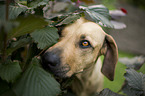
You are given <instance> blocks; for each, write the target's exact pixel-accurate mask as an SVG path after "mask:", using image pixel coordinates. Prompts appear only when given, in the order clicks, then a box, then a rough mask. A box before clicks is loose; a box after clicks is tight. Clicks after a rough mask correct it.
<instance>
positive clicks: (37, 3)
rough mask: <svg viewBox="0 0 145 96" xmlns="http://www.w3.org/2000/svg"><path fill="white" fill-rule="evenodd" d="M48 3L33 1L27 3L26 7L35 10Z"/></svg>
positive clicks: (45, 1) (38, 0)
mask: <svg viewBox="0 0 145 96" xmlns="http://www.w3.org/2000/svg"><path fill="white" fill-rule="evenodd" d="M48 3H49V0H34V1H33V2H31V3H29V4H28V6H29V7H31V8H32V9H33V8H37V7H39V6H41V5H46V4H48Z"/></svg>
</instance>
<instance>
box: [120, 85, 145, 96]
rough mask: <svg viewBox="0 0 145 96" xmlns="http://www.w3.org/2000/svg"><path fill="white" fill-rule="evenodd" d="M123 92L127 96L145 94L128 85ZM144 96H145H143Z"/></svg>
mask: <svg viewBox="0 0 145 96" xmlns="http://www.w3.org/2000/svg"><path fill="white" fill-rule="evenodd" d="M122 91H123V93H125V94H126V95H127V96H142V95H141V94H143V91H141V90H136V89H133V88H132V87H130V86H129V85H128V84H126V85H125V86H124V87H123V89H122ZM143 96H144V95H143Z"/></svg>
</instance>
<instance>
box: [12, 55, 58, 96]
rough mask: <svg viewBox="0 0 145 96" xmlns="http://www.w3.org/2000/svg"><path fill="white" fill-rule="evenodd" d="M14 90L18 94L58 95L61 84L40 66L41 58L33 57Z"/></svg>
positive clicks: (29, 95) (25, 95)
mask: <svg viewBox="0 0 145 96" xmlns="http://www.w3.org/2000/svg"><path fill="white" fill-rule="evenodd" d="M13 90H14V92H15V93H16V94H17V96H57V95H58V94H59V93H60V85H59V83H58V82H57V81H56V80H55V79H54V78H53V77H52V76H51V75H50V74H49V73H47V72H46V71H44V70H43V69H42V68H41V67H40V66H39V60H38V59H37V58H33V59H32V62H31V65H30V66H29V68H28V69H27V70H26V71H25V73H24V74H23V76H22V78H21V79H20V80H19V81H18V82H17V83H16V85H15V86H14V88H13Z"/></svg>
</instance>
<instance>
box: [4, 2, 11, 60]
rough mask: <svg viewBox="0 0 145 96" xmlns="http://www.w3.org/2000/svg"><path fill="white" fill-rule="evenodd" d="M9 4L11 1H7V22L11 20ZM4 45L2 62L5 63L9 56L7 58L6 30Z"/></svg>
mask: <svg viewBox="0 0 145 96" xmlns="http://www.w3.org/2000/svg"><path fill="white" fill-rule="evenodd" d="M9 4H10V0H6V21H8V19H9ZM3 32H4V44H3V46H4V47H3V55H2V60H3V62H5V60H6V58H7V56H6V48H7V32H6V31H5V30H4V31H3Z"/></svg>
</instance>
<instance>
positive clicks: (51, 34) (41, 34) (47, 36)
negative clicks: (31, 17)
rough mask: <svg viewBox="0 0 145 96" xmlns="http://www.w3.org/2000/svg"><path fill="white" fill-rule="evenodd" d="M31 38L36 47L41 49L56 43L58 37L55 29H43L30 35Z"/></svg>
mask: <svg viewBox="0 0 145 96" xmlns="http://www.w3.org/2000/svg"><path fill="white" fill-rule="evenodd" d="M31 36H32V38H33V39H34V41H35V42H36V43H38V45H37V47H38V48H40V49H43V48H45V47H48V46H51V45H53V44H55V43H57V40H58V38H59V35H58V33H57V29H56V28H55V27H45V28H43V29H39V30H36V31H35V32H33V33H31Z"/></svg>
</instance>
